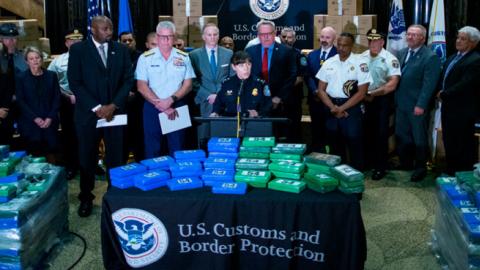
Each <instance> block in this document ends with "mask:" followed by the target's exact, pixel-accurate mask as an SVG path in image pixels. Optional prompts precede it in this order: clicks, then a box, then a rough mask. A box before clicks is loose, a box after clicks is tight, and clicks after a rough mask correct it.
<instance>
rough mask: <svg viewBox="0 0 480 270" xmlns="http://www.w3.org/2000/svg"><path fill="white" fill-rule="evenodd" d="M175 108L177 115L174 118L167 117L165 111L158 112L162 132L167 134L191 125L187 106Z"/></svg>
mask: <svg viewBox="0 0 480 270" xmlns="http://www.w3.org/2000/svg"><path fill="white" fill-rule="evenodd" d="M175 109H176V110H177V113H178V116H177V117H176V118H175V119H174V120H170V119H168V116H167V114H166V113H159V114H158V119H159V120H160V127H161V128H162V134H168V133H170V132H174V131H177V130H180V129H184V128H187V127H191V126H192V121H191V120H190V112H189V111H188V106H187V105H184V106H182V107H178V108H175Z"/></svg>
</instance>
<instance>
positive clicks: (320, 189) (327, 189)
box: [306, 182, 337, 193]
mask: <svg viewBox="0 0 480 270" xmlns="http://www.w3.org/2000/svg"><path fill="white" fill-rule="evenodd" d="M306 183H307V187H308V188H309V189H311V190H313V191H316V192H319V193H328V192H332V191H334V190H335V189H337V186H317V185H315V184H313V183H312V182H306Z"/></svg>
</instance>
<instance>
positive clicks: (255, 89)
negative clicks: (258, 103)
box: [252, 88, 258, 97]
mask: <svg viewBox="0 0 480 270" xmlns="http://www.w3.org/2000/svg"><path fill="white" fill-rule="evenodd" d="M252 96H254V97H256V96H258V89H257V88H253V90H252Z"/></svg>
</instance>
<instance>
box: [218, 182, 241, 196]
mask: <svg viewBox="0 0 480 270" xmlns="http://www.w3.org/2000/svg"><path fill="white" fill-rule="evenodd" d="M212 192H213V193H215V194H239V195H242V194H245V193H246V192H247V183H221V184H217V185H214V186H213V187H212Z"/></svg>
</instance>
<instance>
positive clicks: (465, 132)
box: [439, 26, 480, 175]
mask: <svg viewBox="0 0 480 270" xmlns="http://www.w3.org/2000/svg"><path fill="white" fill-rule="evenodd" d="M479 41H480V32H479V31H478V29H477V28H475V27H471V26H465V27H463V28H461V29H460V30H458V35H457V40H456V42H455V47H456V49H457V53H456V54H454V55H452V56H450V58H448V60H447V61H446V62H445V64H444V66H443V73H442V76H441V77H440V78H441V81H440V83H441V87H442V88H441V89H442V90H441V91H440V93H439V96H440V98H441V100H442V109H441V111H442V135H443V143H444V145H445V158H446V161H447V169H446V173H448V174H450V175H454V174H455V172H458V171H469V170H472V168H473V164H474V163H477V162H478V138H476V137H475V135H474V133H475V130H474V127H475V122H476V121H478V120H479V117H480V106H479V104H480V92H479V91H478V86H479V85H480V76H479V75H480V54H479V53H478V52H476V51H475V50H474V49H475V47H476V46H477V44H478V42H479Z"/></svg>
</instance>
